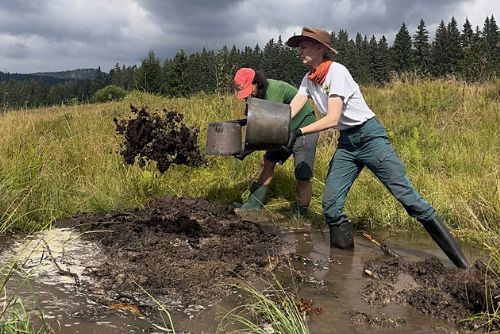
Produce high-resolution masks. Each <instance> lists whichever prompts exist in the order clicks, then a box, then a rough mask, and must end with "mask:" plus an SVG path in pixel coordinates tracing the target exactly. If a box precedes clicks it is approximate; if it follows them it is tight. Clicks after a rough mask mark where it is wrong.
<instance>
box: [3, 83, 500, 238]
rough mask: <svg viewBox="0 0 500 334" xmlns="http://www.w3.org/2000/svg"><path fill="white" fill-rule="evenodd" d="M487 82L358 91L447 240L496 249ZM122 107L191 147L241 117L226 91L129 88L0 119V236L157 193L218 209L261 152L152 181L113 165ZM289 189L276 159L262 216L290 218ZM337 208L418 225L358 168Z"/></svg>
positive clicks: (151, 169)
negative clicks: (450, 236) (123, 93)
mask: <svg viewBox="0 0 500 334" xmlns="http://www.w3.org/2000/svg"><path fill="white" fill-rule="evenodd" d="M499 83H500V81H498V80H497V81H491V82H488V83H484V84H466V83H464V82H461V81H456V80H433V81H429V80H413V81H412V82H405V81H401V80H400V81H397V80H396V81H393V82H392V83H391V84H389V85H387V86H386V87H383V88H381V87H363V88H362V91H363V93H364V96H365V98H366V100H367V102H368V104H369V106H370V107H371V108H372V109H373V110H374V112H375V113H376V114H377V117H378V118H379V120H380V121H381V122H382V123H383V124H384V125H385V127H386V129H387V130H388V134H389V137H390V140H391V141H392V143H393V145H394V146H395V148H396V150H397V151H398V153H399V154H400V156H401V157H402V159H403V161H404V162H405V164H406V167H407V171H408V174H409V177H410V180H411V181H412V183H413V184H414V185H415V187H416V188H417V189H418V190H419V192H420V193H421V194H422V195H423V196H424V198H426V199H427V200H428V201H429V202H431V203H432V204H433V205H434V207H435V208H436V210H437V211H438V213H439V214H440V215H441V216H442V217H443V218H444V220H445V221H446V222H447V224H448V225H449V226H450V227H451V228H452V229H453V230H454V232H455V233H457V234H458V235H459V236H460V237H462V238H469V239H471V240H481V244H482V242H483V241H484V240H489V241H490V244H499V243H500V242H499V241H500V240H499V234H500V233H499V231H500V178H499V157H500V152H499V144H500V139H499V124H500V112H499V110H500V108H499V106H500V101H499V96H500V84H499ZM130 104H134V105H136V106H138V107H141V106H146V107H147V108H148V110H149V111H157V112H161V110H162V109H164V108H166V109H167V110H174V111H178V112H181V113H182V114H184V116H185V123H186V124H188V125H189V126H196V127H199V129H200V133H199V142H200V145H201V147H202V149H203V148H204V145H205V140H206V127H207V124H208V123H209V122H214V121H223V120H228V119H236V118H241V117H242V116H243V110H244V108H243V107H244V106H243V103H242V102H241V101H238V100H237V99H235V98H234V96H217V95H205V94H200V95H196V96H193V97H191V98H178V99H166V98H163V97H160V96H155V95H150V94H143V93H139V92H133V93H131V94H129V95H128V96H127V97H126V98H125V99H124V100H123V101H122V102H113V103H108V104H92V105H77V106H69V107H54V108H43V109H36V110H28V111H13V112H8V113H4V114H1V115H0V129H2V136H0V190H1V191H2V196H1V198H0V212H1V214H0V217H1V221H0V224H1V225H0V231H3V232H5V231H6V230H15V229H23V230H31V229H37V228H38V229H41V228H43V227H44V226H46V225H47V223H48V222H52V221H53V220H54V219H58V218H61V217H67V216H71V215H74V214H76V213H79V212H106V211H112V210H118V209H124V208H135V207H141V206H143V205H144V203H145V202H147V201H148V200H151V199H153V198H156V197H159V196H162V195H164V194H174V195H176V196H192V197H203V198H207V199H208V200H210V201H213V202H216V203H221V204H230V203H232V202H233V201H235V200H241V195H242V193H244V192H245V190H246V189H247V187H248V185H249V184H250V183H251V181H252V179H253V178H254V177H255V176H256V174H257V173H258V166H259V162H260V159H261V158H262V155H263V152H257V153H254V154H252V155H250V156H249V157H248V158H247V159H245V160H244V161H239V160H237V159H234V158H231V157H216V156H212V157H208V159H207V164H206V165H204V166H202V167H200V168H188V167H185V166H174V167H171V168H170V169H169V170H168V171H167V172H166V173H164V174H161V173H159V172H158V171H157V170H156V168H155V166H154V164H148V165H147V166H145V167H144V168H143V169H141V168H139V167H137V166H128V165H125V164H124V162H123V159H122V157H121V156H120V155H119V154H118V152H119V150H120V148H121V144H122V138H121V137H118V136H116V135H115V128H114V124H113V117H118V118H126V117H129V116H130V112H129V105H130ZM336 136H337V134H336V133H335V132H334V131H326V132H324V133H322V134H321V137H320V142H319V146H318V152H317V159H316V165H315V166H316V167H315V176H314V179H313V201H312V203H311V210H312V211H313V213H314V215H313V216H315V217H316V219H317V220H319V221H321V212H322V210H321V195H322V191H323V188H324V184H323V180H324V179H325V177H326V172H327V167H328V162H329V160H330V159H331V157H332V154H333V152H334V150H335V146H336ZM294 189H295V180H294V177H293V163H292V162H287V163H286V164H285V165H284V166H279V167H278V168H277V172H276V174H275V178H274V181H273V184H272V186H271V189H270V194H269V201H268V203H267V206H266V207H267V209H268V210H269V211H270V212H291V210H290V208H291V205H293V203H294V201H295V198H294V196H295V195H294ZM346 211H347V212H348V214H349V216H350V217H351V218H352V220H353V221H354V222H355V223H356V224H363V225H366V226H368V227H373V228H388V227H390V228H391V229H397V228H402V229H406V228H413V227H415V228H419V227H418V224H415V221H414V220H413V219H411V218H410V217H409V216H408V215H407V214H406V212H405V211H404V209H403V208H402V207H401V206H400V205H399V203H397V201H396V200H394V198H393V197H392V196H391V195H390V194H389V193H388V191H387V190H386V189H385V188H384V187H383V186H382V185H381V184H380V183H379V182H378V181H377V180H376V179H375V178H374V177H373V176H372V174H371V173H370V172H369V171H367V170H365V171H363V172H362V173H361V175H360V177H359V178H358V180H357V181H356V183H355V184H354V186H353V188H352V189H351V191H350V193H349V196H348V199H347V203H346ZM286 217H288V218H290V219H291V214H290V215H288V216H286Z"/></svg>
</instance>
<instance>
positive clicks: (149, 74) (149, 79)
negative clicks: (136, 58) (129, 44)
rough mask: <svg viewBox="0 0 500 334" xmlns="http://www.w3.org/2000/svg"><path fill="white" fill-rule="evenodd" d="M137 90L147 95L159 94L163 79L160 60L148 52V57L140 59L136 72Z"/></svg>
mask: <svg viewBox="0 0 500 334" xmlns="http://www.w3.org/2000/svg"><path fill="white" fill-rule="evenodd" d="M137 83H138V88H139V89H140V90H143V91H145V92H149V93H161V91H162V85H163V78H162V67H161V63H160V59H159V58H158V57H157V56H156V54H155V53H154V51H152V50H150V51H149V52H148V56H147V57H146V58H144V59H142V62H141V67H140V68H139V71H138V72H137Z"/></svg>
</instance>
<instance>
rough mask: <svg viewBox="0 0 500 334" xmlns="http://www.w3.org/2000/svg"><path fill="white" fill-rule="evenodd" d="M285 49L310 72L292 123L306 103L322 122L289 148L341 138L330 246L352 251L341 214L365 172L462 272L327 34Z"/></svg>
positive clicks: (328, 209)
mask: <svg viewBox="0 0 500 334" xmlns="http://www.w3.org/2000/svg"><path fill="white" fill-rule="evenodd" d="M287 45H289V46H291V47H297V48H298V49H299V57H300V59H301V60H302V62H303V63H304V64H305V65H307V66H309V67H310V68H311V70H310V71H309V73H307V74H306V75H305V76H304V78H303V79H302V83H301V84H300V87H299V90H298V92H297V95H295V97H294V98H293V100H292V102H291V103H290V107H291V110H292V118H293V117H294V116H295V114H296V113H297V111H298V110H300V108H302V106H303V105H304V104H305V103H306V102H307V100H308V99H309V98H311V99H312V100H313V101H314V103H315V104H316V106H317V107H318V109H319V111H320V113H321V114H322V116H323V117H322V118H320V119H319V120H317V121H316V122H314V123H312V124H309V125H307V126H305V127H302V128H299V129H297V131H296V132H295V133H293V135H291V136H290V140H289V145H292V144H293V142H294V140H295V139H296V138H297V137H298V136H302V135H304V134H310V133H316V132H320V131H323V130H326V129H330V128H335V129H337V130H339V132H340V137H339V139H338V144H337V149H336V151H335V153H334V155H333V157H332V159H331V162H330V165H329V170H328V174H327V178H326V181H325V188H324V193H323V213H324V216H325V220H326V223H327V224H328V227H329V230H330V246H331V247H336V248H343V249H346V248H353V247H354V237H353V232H354V228H353V225H352V223H351V221H350V220H349V219H348V218H347V215H346V213H345V211H344V203H345V200H346V197H347V193H348V192H349V190H350V188H351V186H352V185H353V183H354V181H355V180H356V178H357V177H358V175H359V174H360V173H361V171H362V170H363V168H364V167H368V169H370V171H372V172H373V174H374V175H375V176H376V177H377V178H378V179H379V180H380V181H381V182H382V183H383V184H384V186H385V187H386V188H387V189H388V190H389V191H390V192H391V194H392V195H393V196H394V197H396V199H397V200H398V201H399V202H400V203H401V204H402V205H403V207H404V208H405V210H406V211H407V212H408V213H409V214H410V215H411V216H412V217H414V218H416V219H417V220H418V221H419V222H420V223H422V225H423V226H424V228H425V229H426V230H427V232H428V233H429V234H430V235H431V237H432V238H433V239H434V241H435V242H436V243H437V244H438V245H439V247H441V249H442V250H443V251H444V252H445V253H446V255H448V257H449V258H450V260H451V261H452V262H453V263H454V264H455V265H456V266H457V267H460V268H467V267H468V266H469V264H468V263H467V260H466V259H465V256H464V255H463V253H462V251H461V249H460V246H459V245H458V243H457V242H456V240H455V239H454V238H453V236H452V235H451V234H450V232H449V231H448V229H447V228H446V226H445V225H444V224H443V223H442V222H441V220H440V219H439V217H438V215H437V213H436V211H435V210H434V208H433V207H432V205H430V204H429V203H428V202H427V201H425V200H424V199H423V198H422V196H420V194H419V193H418V192H417V191H416V190H415V189H414V188H413V185H412V184H411V183H410V181H409V180H408V177H407V175H406V170H405V167H404V165H403V163H402V161H401V159H400V158H399V156H398V154H397V153H396V152H395V151H394V149H393V147H392V146H391V144H390V143H389V139H388V137H387V133H386V131H385V129H384V127H383V126H382V125H381V124H380V123H379V121H378V120H377V119H376V118H375V114H374V113H373V111H372V110H371V109H370V108H369V107H368V105H367V104H366V102H365V100H364V98H363V95H362V94H361V91H360V88H359V85H358V84H357V83H356V82H355V81H354V79H353V78H352V76H351V74H350V73H349V71H348V70H347V68H345V67H344V66H343V65H341V64H339V63H337V62H334V61H333V60H332V59H331V57H330V56H329V55H328V53H329V51H332V52H334V53H337V51H336V50H335V49H334V48H333V47H332V46H331V42H330V36H329V34H328V32H326V31H324V30H322V29H317V28H309V27H304V28H303V30H302V34H300V35H297V36H293V37H290V39H289V40H288V41H287Z"/></svg>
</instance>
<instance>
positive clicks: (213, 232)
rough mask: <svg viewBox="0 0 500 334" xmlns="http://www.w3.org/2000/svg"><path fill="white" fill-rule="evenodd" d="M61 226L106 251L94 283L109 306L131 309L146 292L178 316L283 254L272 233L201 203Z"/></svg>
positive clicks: (162, 202) (183, 201) (168, 203)
mask: <svg viewBox="0 0 500 334" xmlns="http://www.w3.org/2000/svg"><path fill="white" fill-rule="evenodd" d="M56 226H57V227H71V228H74V229H77V230H78V231H80V232H82V233H83V234H82V238H83V239H86V240H89V241H93V242H95V243H97V244H98V245H99V246H100V248H101V249H102V252H103V254H102V256H103V257H104V258H105V259H106V261H105V262H104V263H102V264H100V265H99V266H98V267H88V268H87V272H86V275H89V276H91V277H92V278H93V280H95V281H96V282H97V285H98V286H99V287H100V290H101V291H100V292H101V293H102V294H104V295H105V296H106V297H107V298H106V299H108V300H122V301H128V302H130V300H131V299H132V300H134V299H135V297H134V296H136V295H137V294H140V293H141V291H142V290H141V288H140V287H142V288H143V289H145V290H146V291H148V292H149V293H150V294H152V295H153V296H154V297H155V298H158V300H159V301H161V302H162V303H164V304H166V305H169V306H172V307H175V306H178V308H182V307H184V308H185V307H187V306H188V305H194V304H205V305H206V304H208V303H210V302H212V301H215V300H218V299H220V298H222V297H223V296H225V295H227V294H228V293H230V292H231V290H232V287H231V286H230V285H231V284H233V283H236V282H237V281H240V280H251V279H253V278H256V277H259V276H260V275H262V274H263V273H265V272H266V270H267V269H268V268H269V266H270V265H271V264H273V263H275V262H274V261H279V258H280V256H281V254H282V250H283V244H282V242H281V241H280V239H279V238H278V236H277V233H276V231H275V230H273V229H272V228H266V227H263V226H261V225H259V224H255V223H252V222H249V221H245V220H242V219H241V218H239V217H238V216H237V215H236V214H235V213H234V211H233V209H232V208H231V207H229V206H219V205H214V204H211V203H209V202H208V201H206V200H200V199H189V198H177V197H171V196H166V197H163V198H161V199H158V200H156V201H153V202H151V203H149V204H148V205H147V206H146V207H145V208H144V209H143V210H125V211H121V212H114V213H110V214H104V215H81V216H77V217H74V218H71V219H66V220H62V221H58V222H57V223H56ZM139 286H140V287H139Z"/></svg>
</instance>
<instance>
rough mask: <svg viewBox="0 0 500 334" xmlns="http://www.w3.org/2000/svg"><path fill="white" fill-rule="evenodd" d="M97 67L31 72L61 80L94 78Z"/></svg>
mask: <svg viewBox="0 0 500 334" xmlns="http://www.w3.org/2000/svg"><path fill="white" fill-rule="evenodd" d="M96 71H97V69H95V68H82V69H78V70H70V71H60V72H37V73H32V74H33V75H37V76H43V77H52V78H58V79H63V80H78V79H90V80H93V79H95V73H96Z"/></svg>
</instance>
